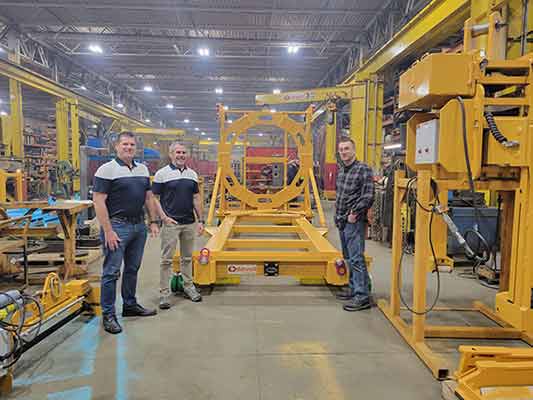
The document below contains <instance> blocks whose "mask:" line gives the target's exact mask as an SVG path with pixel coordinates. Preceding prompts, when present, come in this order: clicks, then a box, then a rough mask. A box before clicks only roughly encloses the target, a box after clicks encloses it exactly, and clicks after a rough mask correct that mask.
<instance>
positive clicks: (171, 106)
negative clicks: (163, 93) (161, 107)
mask: <svg viewBox="0 0 533 400" xmlns="http://www.w3.org/2000/svg"><path fill="white" fill-rule="evenodd" d="M165 107H166V108H168V109H169V110H172V109H173V108H174V104H172V103H167V105H166V106H165Z"/></svg>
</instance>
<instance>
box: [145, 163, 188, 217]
mask: <svg viewBox="0 0 533 400" xmlns="http://www.w3.org/2000/svg"><path fill="white" fill-rule="evenodd" d="M152 191H153V192H154V194H158V195H159V196H160V199H161V206H162V207H163V211H165V214H167V215H168V216H169V217H171V218H173V219H174V220H176V222H178V223H179V224H192V223H193V222H194V221H195V218H194V211H193V196H194V195H195V194H196V193H199V189H198V175H197V174H196V172H194V170H192V169H190V168H187V167H184V169H181V170H180V169H179V168H178V167H176V166H175V165H174V164H169V165H167V166H166V167H163V168H161V169H160V170H159V171H157V172H156V173H155V176H154V184H153V186H152Z"/></svg>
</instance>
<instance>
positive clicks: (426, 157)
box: [415, 119, 439, 164]
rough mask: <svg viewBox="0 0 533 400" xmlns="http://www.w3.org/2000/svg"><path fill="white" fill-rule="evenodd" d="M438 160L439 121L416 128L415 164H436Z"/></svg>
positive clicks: (431, 121) (429, 122)
mask: <svg viewBox="0 0 533 400" xmlns="http://www.w3.org/2000/svg"><path fill="white" fill-rule="evenodd" d="M438 160H439V120H438V119H432V120H430V121H426V122H422V123H421V124H419V125H417V127H416V146H415V164H436V163H437V162H438Z"/></svg>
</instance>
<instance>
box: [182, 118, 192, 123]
mask: <svg viewBox="0 0 533 400" xmlns="http://www.w3.org/2000/svg"><path fill="white" fill-rule="evenodd" d="M183 122H185V123H186V124H188V123H189V122H191V121H190V120H189V119H188V118H185V119H184V120H183Z"/></svg>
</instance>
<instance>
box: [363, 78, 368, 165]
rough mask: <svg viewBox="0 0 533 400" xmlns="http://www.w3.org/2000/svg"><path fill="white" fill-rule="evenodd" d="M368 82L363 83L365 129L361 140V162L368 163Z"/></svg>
mask: <svg viewBox="0 0 533 400" xmlns="http://www.w3.org/2000/svg"><path fill="white" fill-rule="evenodd" d="M368 103H369V102H368V80H366V81H365V129H364V135H365V136H364V138H363V161H364V162H368V159H367V155H368V154H367V153H368V151H367V146H368V111H369V104H368Z"/></svg>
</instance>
